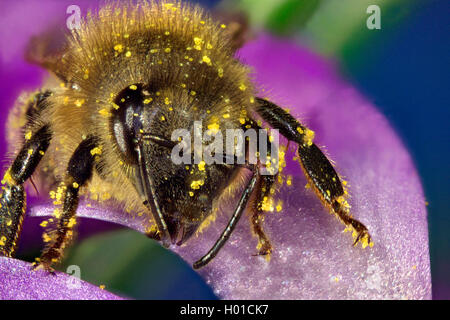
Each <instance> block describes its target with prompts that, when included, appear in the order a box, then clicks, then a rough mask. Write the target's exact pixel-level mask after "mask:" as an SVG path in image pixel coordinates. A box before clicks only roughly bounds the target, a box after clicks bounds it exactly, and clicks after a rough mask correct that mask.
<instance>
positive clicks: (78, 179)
mask: <svg viewBox="0 0 450 320" xmlns="http://www.w3.org/2000/svg"><path fill="white" fill-rule="evenodd" d="M96 141H97V139H96V138H94V137H89V138H87V139H85V140H83V142H81V143H80V144H79V145H78V147H77V149H76V150H75V152H74V153H73V155H72V157H71V158H70V161H69V165H68V167H67V176H66V178H65V180H64V185H63V186H61V187H60V188H62V191H63V194H64V196H63V207H62V212H61V213H60V215H59V216H58V217H57V218H58V220H57V227H56V230H54V231H52V232H51V233H50V234H49V241H48V245H47V246H46V248H45V249H44V251H43V253H42V255H41V257H40V259H38V264H37V265H36V266H35V268H36V269H39V268H44V269H46V270H49V271H52V269H51V266H52V264H54V263H57V262H59V261H60V259H61V257H62V255H63V251H64V249H65V247H66V246H67V244H68V243H69V242H70V240H71V239H72V237H73V227H74V226H75V224H76V216H75V214H76V210H77V207H78V200H79V196H78V191H79V188H80V187H82V186H84V185H85V184H86V183H87V182H88V181H89V179H90V178H91V177H92V171H93V168H94V162H95V153H94V154H93V153H92V152H91V151H92V150H93V149H94V148H95V147H96V146H97V144H96Z"/></svg>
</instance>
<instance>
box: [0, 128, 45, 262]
mask: <svg viewBox="0 0 450 320" xmlns="http://www.w3.org/2000/svg"><path fill="white" fill-rule="evenodd" d="M50 139H51V132H50V128H49V127H48V126H43V127H41V129H39V130H38V131H36V133H35V134H34V135H32V136H31V137H30V138H29V139H28V140H26V141H25V143H24V145H23V147H22V149H21V150H20V151H19V154H18V155H17V157H16V159H15V160H14V162H13V163H12V165H11V167H10V168H9V169H8V170H7V171H6V173H5V177H4V178H3V180H2V184H4V186H3V187H2V189H3V192H2V195H1V198H0V255H1V256H7V257H12V256H13V255H14V251H15V249H16V247H17V240H18V238H19V235H20V232H21V230H22V222H23V218H24V215H25V211H26V195H25V191H24V188H23V183H24V182H25V181H26V180H27V179H28V178H29V177H30V176H31V175H32V173H33V172H34V170H35V169H36V167H37V165H38V164H39V162H40V160H41V159H42V156H43V155H44V153H45V151H46V150H47V148H48V146H49V144H50Z"/></svg>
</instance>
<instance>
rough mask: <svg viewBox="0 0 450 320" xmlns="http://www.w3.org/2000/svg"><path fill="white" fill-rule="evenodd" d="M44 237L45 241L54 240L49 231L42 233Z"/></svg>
mask: <svg viewBox="0 0 450 320" xmlns="http://www.w3.org/2000/svg"><path fill="white" fill-rule="evenodd" d="M42 239H43V240H44V242H50V241H51V240H52V238H50V237H49V235H48V234H47V233H43V234H42Z"/></svg>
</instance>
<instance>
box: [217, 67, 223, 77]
mask: <svg viewBox="0 0 450 320" xmlns="http://www.w3.org/2000/svg"><path fill="white" fill-rule="evenodd" d="M217 75H218V76H219V78H222V77H223V69H222V68H218V69H217Z"/></svg>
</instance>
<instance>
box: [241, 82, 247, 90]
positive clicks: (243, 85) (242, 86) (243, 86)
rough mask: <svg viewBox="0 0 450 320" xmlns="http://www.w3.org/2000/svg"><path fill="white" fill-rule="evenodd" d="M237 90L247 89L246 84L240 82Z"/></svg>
mask: <svg viewBox="0 0 450 320" xmlns="http://www.w3.org/2000/svg"><path fill="white" fill-rule="evenodd" d="M239 90H241V91H245V90H247V86H246V85H245V84H243V83H241V85H240V86H239Z"/></svg>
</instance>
